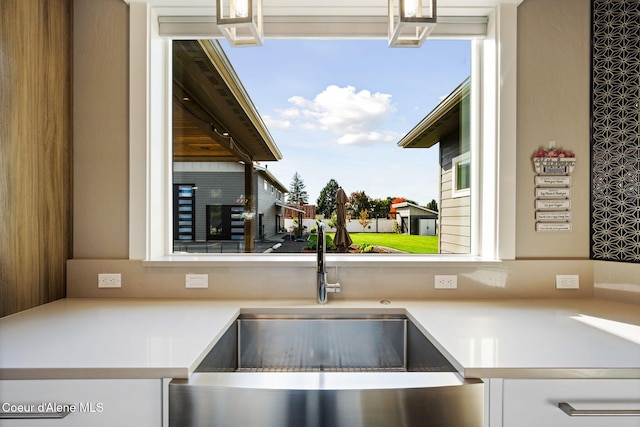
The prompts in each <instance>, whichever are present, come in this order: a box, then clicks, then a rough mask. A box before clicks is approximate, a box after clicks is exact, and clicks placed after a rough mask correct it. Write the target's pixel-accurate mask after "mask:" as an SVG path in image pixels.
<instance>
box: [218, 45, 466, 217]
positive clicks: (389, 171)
mask: <svg viewBox="0 0 640 427" xmlns="http://www.w3.org/2000/svg"><path fill="white" fill-rule="evenodd" d="M222 46H223V48H224V49H225V52H226V53H227V56H228V57H229V60H230V61H231V64H232V65H233V67H234V69H235V71H236V73H237V74H238V76H239V77H240V80H241V81H242V83H243V85H244V87H245V89H246V90H247V92H248V93H249V96H250V97H251V99H252V101H253V103H254V105H255V106H256V108H257V109H258V112H259V113H260V115H261V116H262V118H263V120H264V122H265V124H266V125H267V128H268V129H269V132H270V133H271V135H272V137H273V139H274V141H275V142H276V144H277V145H278V148H279V149H280V151H281V152H282V155H283V159H282V160H280V161H279V162H269V163H268V168H269V170H270V171H271V172H272V173H273V174H274V175H275V176H276V177H277V178H278V180H279V181H280V182H281V183H282V184H284V185H285V187H287V188H288V187H289V184H290V183H291V180H292V178H293V175H294V173H295V172H298V173H299V174H300V176H301V178H302V179H303V181H304V183H305V185H306V190H307V192H308V193H309V203H310V204H315V203H316V200H317V198H318V196H319V195H320V191H321V189H322V188H323V187H324V186H325V185H326V184H327V182H328V181H329V180H330V179H331V178H333V179H335V180H336V181H337V182H338V183H339V184H340V185H341V186H342V187H343V188H344V190H345V191H346V192H347V194H351V193H352V192H354V191H364V192H365V193H366V194H368V195H369V196H370V197H372V198H386V197H387V196H392V197H406V198H408V199H411V200H414V201H416V202H418V203H419V204H420V205H425V204H427V203H428V202H429V201H431V200H432V199H436V200H437V199H438V176H439V165H438V149H437V146H436V147H433V148H430V149H403V148H400V147H398V146H397V142H398V141H399V140H400V139H401V138H402V137H403V136H404V135H405V134H406V133H407V132H408V131H409V130H411V129H412V128H413V127H414V126H415V125H416V124H417V123H418V122H419V121H420V120H422V118H424V117H425V116H426V115H427V114H428V113H429V112H430V111H431V110H432V109H433V108H434V107H435V106H436V105H437V104H438V102H440V100H441V99H442V98H443V97H445V96H446V95H448V94H449V93H450V92H451V91H452V90H453V89H455V88H456V87H457V86H458V85H459V84H460V83H461V82H462V81H463V80H464V79H465V78H467V77H468V76H469V74H470V42H469V41H464V40H457V41H456V40H447V41H441V40H438V41H436V40H428V41H427V42H425V43H424V44H423V45H422V47H421V48H419V49H412V48H403V49H397V48H395V49H393V48H389V47H387V41H386V40H271V39H267V40H265V43H264V46H262V47H254V48H230V47H228V45H227V44H226V42H224V41H223V42H222Z"/></svg>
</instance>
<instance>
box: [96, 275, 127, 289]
mask: <svg viewBox="0 0 640 427" xmlns="http://www.w3.org/2000/svg"><path fill="white" fill-rule="evenodd" d="M121 280H122V279H121V276H120V273H109V274H98V287H99V288H120V287H122V282H121Z"/></svg>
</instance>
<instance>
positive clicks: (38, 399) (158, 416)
mask: <svg viewBox="0 0 640 427" xmlns="http://www.w3.org/2000/svg"><path fill="white" fill-rule="evenodd" d="M56 405H62V406H63V407H65V409H69V410H70V413H69V414H68V415H67V416H66V417H64V418H62V419H38V418H29V419H2V418H0V426H2V427H5V426H6V427H13V426H18V427H40V426H43V427H44V426H64V427H87V426H91V427H102V426H105V427H106V426H116V427H126V426H136V427H138V426H139V427H147V426H149V427H152V426H153V427H159V426H161V425H162V380H159V379H157V380H156V379H148V380H128V379H125V380H116V379H108V380H106V379H99V380H3V381H0V414H1V413H3V412H21V413H25V414H24V415H27V414H26V412H33V413H36V415H37V414H38V413H42V412H45V411H47V410H53V411H55V410H56V409H57V408H55V406H56Z"/></svg>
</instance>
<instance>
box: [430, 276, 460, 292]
mask: <svg viewBox="0 0 640 427" xmlns="http://www.w3.org/2000/svg"><path fill="white" fill-rule="evenodd" d="M457 287H458V276H456V275H455V274H453V275H437V274H436V276H435V288H436V289H456V288H457Z"/></svg>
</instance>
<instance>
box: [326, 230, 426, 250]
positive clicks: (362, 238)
mask: <svg viewBox="0 0 640 427" xmlns="http://www.w3.org/2000/svg"><path fill="white" fill-rule="evenodd" d="M349 236H351V240H353V243H356V244H358V245H361V244H363V243H365V244H368V245H372V246H386V247H388V248H393V249H397V250H399V251H403V252H407V253H410V254H437V253H438V236H412V235H407V234H394V233H349ZM331 237H333V235H332V236H331Z"/></svg>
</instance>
